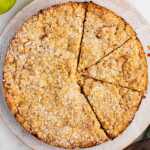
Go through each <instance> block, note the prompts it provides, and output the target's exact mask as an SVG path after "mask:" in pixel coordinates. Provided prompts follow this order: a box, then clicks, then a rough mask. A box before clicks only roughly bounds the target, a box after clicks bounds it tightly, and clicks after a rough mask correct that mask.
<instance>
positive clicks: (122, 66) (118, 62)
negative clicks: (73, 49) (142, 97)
mask: <svg viewBox="0 0 150 150" xmlns="http://www.w3.org/2000/svg"><path fill="white" fill-rule="evenodd" d="M85 74H86V75H88V76H91V77H93V78H95V79H97V80H102V81H107V82H111V83H114V84H118V85H121V86H123V87H127V88H131V89H134V90H138V91H142V92H145V90H146V88H147V62H146V58H145V54H144V50H143V48H142V46H141V43H140V41H139V40H138V39H136V38H133V39H130V40H129V41H128V42H126V43H125V44H124V45H123V46H122V47H120V48H119V49H117V50H115V51H114V52H113V53H111V54H110V55H108V56H106V57H105V58H104V59H102V60H101V61H100V62H99V63H97V64H96V65H93V66H91V67H90V68H88V69H87V71H86V73H85Z"/></svg>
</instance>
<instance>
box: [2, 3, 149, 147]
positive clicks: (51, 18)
mask: <svg viewBox="0 0 150 150" xmlns="http://www.w3.org/2000/svg"><path fill="white" fill-rule="evenodd" d="M147 80H148V73H147V62H146V57H145V54H144V50H143V47H142V45H141V43H140V41H139V40H138V38H137V36H136V33H135V32H134V30H133V29H132V27H131V26H130V25H129V24H128V23H126V22H125V21H124V19H122V18H121V17H119V16H118V15H116V14H115V13H114V12H112V11H110V10H108V9H106V8H104V7H102V6H98V5H97V4H94V3H92V2H89V3H77V2H68V3H64V4H60V5H55V6H51V7H49V8H47V9H44V10H41V11H40V12H38V13H37V14H36V15H34V16H32V17H30V18H29V19H27V20H26V21H25V23H24V24H23V25H22V26H21V27H20V29H19V30H18V31H17V32H16V34H15V35H14V37H13V39H12V40H11V41H10V45H9V47H8V51H7V54H6V57H5V63H4V69H3V85H4V93H5V97H6V101H7V104H8V106H9V108H10V110H11V112H12V113H13V114H14V116H15V118H16V120H17V121H18V122H19V123H20V124H21V125H22V126H23V127H24V128H25V129H26V130H27V131H28V132H30V133H31V134H32V135H34V136H36V137H37V138H39V139H40V140H42V141H44V142H45V143H48V144H50V145H53V146H58V147H63V148H78V147H79V148H82V147H91V146H94V145H97V144H101V143H104V142H106V141H110V140H112V139H114V138H116V137H117V136H118V135H120V134H121V133H122V132H123V131H124V130H126V128H127V127H128V125H129V124H130V122H131V121H132V120H133V118H134V116H135V113H136V112H137V110H138V107H139V105H140V103H141V100H142V98H143V97H144V94H145V91H146V89H147V83H148V81H147Z"/></svg>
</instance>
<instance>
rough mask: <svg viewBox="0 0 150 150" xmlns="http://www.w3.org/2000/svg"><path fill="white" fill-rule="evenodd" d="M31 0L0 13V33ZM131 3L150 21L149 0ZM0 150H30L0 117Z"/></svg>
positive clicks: (19, 0)
mask: <svg viewBox="0 0 150 150" xmlns="http://www.w3.org/2000/svg"><path fill="white" fill-rule="evenodd" d="M31 1H32V0H17V3H16V5H15V6H14V7H13V9H11V11H9V12H8V13H6V14H4V15H0V34H1V32H2V31H3V29H4V27H5V26H6V25H7V23H8V22H9V20H10V19H11V18H12V17H13V16H14V15H15V14H16V13H17V11H18V10H20V9H21V8H22V7H24V6H25V5H27V4H28V3H29V2H31ZM128 1H130V3H132V4H133V5H134V6H135V7H136V8H137V9H138V10H139V12H141V14H142V15H143V16H144V17H145V18H146V19H147V20H148V21H149V22H150V8H149V7H150V0H128ZM0 150H30V149H29V148H28V147H27V146H25V145H24V144H23V143H22V142H21V141H19V140H18V139H17V138H16V137H15V136H14V135H13V134H12V133H11V132H10V130H9V129H8V128H7V127H6V126H5V124H3V123H2V120H1V118H0Z"/></svg>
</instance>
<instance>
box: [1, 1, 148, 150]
mask: <svg viewBox="0 0 150 150" xmlns="http://www.w3.org/2000/svg"><path fill="white" fill-rule="evenodd" d="M67 1H68V0H35V1H33V2H32V3H31V4H29V5H28V6H26V7H25V8H24V9H22V10H21V11H20V12H19V13H18V14H17V15H16V16H15V17H14V18H13V19H12V20H11V21H10V22H9V24H8V26H7V27H6V28H5V30H4V32H3V33H2V35H1V36H0V111H1V112H0V116H1V117H2V119H3V121H4V123H5V124H6V125H7V126H8V127H9V128H10V130H11V131H12V132H13V133H14V134H15V135H16V136H17V137H18V138H19V139H20V140H21V141H22V142H24V143H25V144H26V145H28V146H29V147H31V148H32V149H36V150H48V149H58V148H56V147H52V146H49V145H47V144H44V143H43V142H41V141H39V140H38V139H36V138H35V137H33V136H32V135H30V134H29V133H27V132H26V131H24V130H23V128H22V127H21V126H20V125H19V124H18V123H17V122H16V120H15V118H14V117H13V116H12V115H11V113H10V111H9V109H8V107H7V104H6V102H5V98H4V95H3V90H2V86H3V85H2V71H3V61H4V56H5V53H6V49H7V46H8V44H9V41H10V39H11V38H12V37H13V35H14V34H15V32H16V30H17V29H18V28H19V27H20V26H21V25H22V23H23V22H24V21H25V20H26V19H27V18H28V17H30V16H32V15H33V14H36V13H37V12H38V11H39V10H40V9H43V8H46V7H49V6H51V5H54V4H60V3H63V2H67ZM72 1H75V0H72ZM78 1H79V0H78ZM80 1H85V0H80ZM93 2H95V3H97V4H99V5H102V6H105V7H107V8H109V9H111V10H113V11H114V12H116V13H117V14H119V15H120V16H122V17H123V18H124V19H125V20H126V21H127V22H128V23H129V24H130V25H131V26H132V27H133V28H134V30H135V31H136V32H137V34H138V37H139V39H140V40H141V42H142V44H143V47H144V48H145V50H146V49H147V45H148V44H150V43H148V42H150V25H149V24H148V23H147V22H146V20H145V19H144V18H143V17H142V16H141V15H140V14H139V13H138V12H137V11H136V9H135V8H133V7H132V6H131V5H130V4H129V3H127V2H126V1H125V0H123V1H120V0H93ZM147 61H148V67H149V74H150V59H148V58H147ZM149 115H150V82H149V83H148V90H147V93H146V94H145V98H144V99H143V101H142V103H141V105H140V107H139V110H138V112H137V113H136V115H135V118H134V120H133V121H132V123H131V124H130V125H129V127H128V128H127V129H126V130H125V131H124V132H123V133H122V134H121V135H120V136H118V137H117V138H115V139H114V140H112V141H109V142H106V143H104V144H101V145H97V146H94V147H91V148H87V149H98V150H120V149H123V148H125V147H126V146H128V145H129V144H131V143H132V142H133V141H134V140H135V139H136V138H137V137H139V136H140V135H141V134H142V133H143V131H144V130H145V129H146V127H147V126H148V125H149V123H150V117H149ZM59 149H60V148H59Z"/></svg>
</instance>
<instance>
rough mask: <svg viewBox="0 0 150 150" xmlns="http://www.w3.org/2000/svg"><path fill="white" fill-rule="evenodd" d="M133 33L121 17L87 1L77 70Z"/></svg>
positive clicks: (109, 50) (92, 62)
mask: <svg viewBox="0 0 150 150" xmlns="http://www.w3.org/2000/svg"><path fill="white" fill-rule="evenodd" d="M133 35H135V32H134V31H133V29H132V28H131V27H130V26H129V25H128V24H127V23H126V22H125V21H124V20H123V19H122V18H121V17H119V16H116V15H115V14H114V13H113V12H111V11H110V10H108V9H106V8H103V7H100V6H97V5H95V4H93V3H89V4H88V9H87V12H86V20H85V23H84V35H83V39H82V44H81V53H80V62H79V67H78V70H80V71H81V70H84V69H85V68H87V67H89V66H91V65H92V64H94V63H96V62H97V61H98V60H99V59H101V58H103V57H104V56H105V55H107V54H108V53H110V52H111V51H113V50H114V49H116V48H117V47H119V46H121V45H122V44H123V43H124V42H125V41H127V40H128V39H129V38H130V37H131V36H133Z"/></svg>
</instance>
